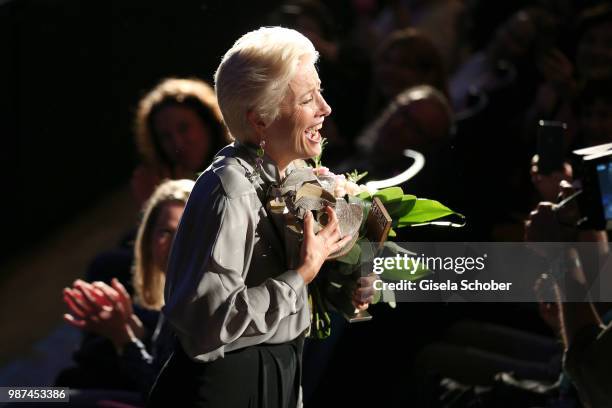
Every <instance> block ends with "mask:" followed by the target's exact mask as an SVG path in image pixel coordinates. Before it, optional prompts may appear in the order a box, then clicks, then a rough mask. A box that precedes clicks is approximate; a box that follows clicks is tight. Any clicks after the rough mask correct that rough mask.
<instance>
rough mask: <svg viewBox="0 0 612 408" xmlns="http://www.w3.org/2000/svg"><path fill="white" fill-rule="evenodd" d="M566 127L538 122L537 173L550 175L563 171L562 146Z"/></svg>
mask: <svg viewBox="0 0 612 408" xmlns="http://www.w3.org/2000/svg"><path fill="white" fill-rule="evenodd" d="M566 129H567V125H566V124H565V123H563V122H557V121H552V120H540V121H539V122H538V147H537V150H538V157H539V160H538V172H539V173H540V174H546V175H548V174H550V173H552V172H553V171H562V170H563V161H564V159H565V157H564V154H563V144H564V140H565V137H564V135H565V131H566Z"/></svg>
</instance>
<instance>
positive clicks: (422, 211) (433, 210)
mask: <svg viewBox="0 0 612 408" xmlns="http://www.w3.org/2000/svg"><path fill="white" fill-rule="evenodd" d="M451 214H456V213H455V212H454V211H453V210H451V209H450V208H448V207H446V206H445V205H443V204H441V203H440V202H438V201H435V200H427V199H424V198H419V199H417V200H416V201H415V203H414V207H412V210H411V211H410V212H409V213H408V214H405V215H403V216H402V217H401V218H400V219H399V220H398V222H397V225H398V227H403V226H407V225H410V224H418V223H422V222H428V221H432V220H436V219H438V218H442V217H446V216H448V215H451Z"/></svg>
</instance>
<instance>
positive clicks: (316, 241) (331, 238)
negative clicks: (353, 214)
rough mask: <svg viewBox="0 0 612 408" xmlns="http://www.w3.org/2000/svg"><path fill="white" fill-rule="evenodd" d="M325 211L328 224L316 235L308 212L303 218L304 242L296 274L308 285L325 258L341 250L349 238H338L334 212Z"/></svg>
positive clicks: (337, 226)
mask: <svg viewBox="0 0 612 408" xmlns="http://www.w3.org/2000/svg"><path fill="white" fill-rule="evenodd" d="M325 211H326V212H327V216H328V218H329V223H328V224H327V225H326V226H325V227H323V229H321V230H320V231H319V232H318V233H317V234H315V233H314V217H313V215H312V213H311V212H310V211H309V212H307V213H306V216H305V217H304V242H302V249H301V251H300V258H301V262H300V266H299V267H298V268H297V272H298V273H299V274H300V275H301V276H302V278H303V279H304V282H305V283H306V284H309V283H310V282H312V280H313V279H314V278H315V277H316V276H317V274H318V273H319V270H320V269H321V266H322V265H323V262H325V260H326V259H327V257H328V256H329V255H330V254H332V253H334V252H336V251H337V250H339V249H340V248H342V247H343V246H344V245H346V244H347V243H348V242H349V241H350V240H351V236H350V235H347V236H346V237H344V238H342V237H341V236H340V224H339V222H338V217H336V212H335V211H334V210H333V209H332V208H331V207H326V208H325Z"/></svg>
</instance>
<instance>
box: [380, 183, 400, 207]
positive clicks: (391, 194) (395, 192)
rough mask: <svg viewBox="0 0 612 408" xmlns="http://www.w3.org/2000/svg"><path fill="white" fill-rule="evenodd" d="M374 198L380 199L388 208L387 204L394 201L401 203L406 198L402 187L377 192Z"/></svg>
mask: <svg viewBox="0 0 612 408" xmlns="http://www.w3.org/2000/svg"><path fill="white" fill-rule="evenodd" d="M374 197H378V198H379V199H380V201H382V203H383V204H384V205H385V207H386V206H387V203H391V202H393V201H400V200H401V199H402V198H403V197H404V191H403V190H402V188H401V187H389V188H385V189H383V190H380V191H377V192H376V193H375V194H374Z"/></svg>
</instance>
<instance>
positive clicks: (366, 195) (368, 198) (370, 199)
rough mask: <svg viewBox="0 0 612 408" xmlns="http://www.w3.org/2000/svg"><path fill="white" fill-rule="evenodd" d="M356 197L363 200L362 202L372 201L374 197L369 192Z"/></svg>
mask: <svg viewBox="0 0 612 408" xmlns="http://www.w3.org/2000/svg"><path fill="white" fill-rule="evenodd" d="M356 197H358V198H361V199H362V200H368V201H370V202H371V201H372V196H371V195H370V193H368V192H367V191H364V192H362V193H359V194H357V196H356Z"/></svg>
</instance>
